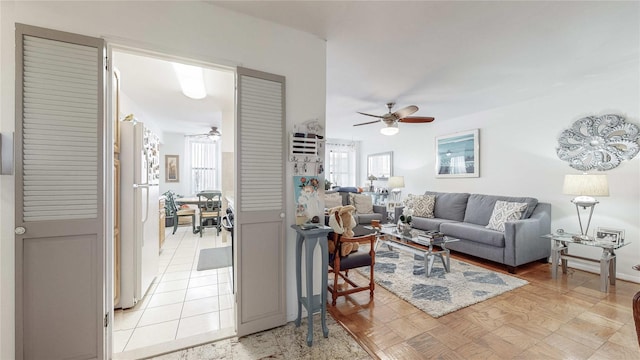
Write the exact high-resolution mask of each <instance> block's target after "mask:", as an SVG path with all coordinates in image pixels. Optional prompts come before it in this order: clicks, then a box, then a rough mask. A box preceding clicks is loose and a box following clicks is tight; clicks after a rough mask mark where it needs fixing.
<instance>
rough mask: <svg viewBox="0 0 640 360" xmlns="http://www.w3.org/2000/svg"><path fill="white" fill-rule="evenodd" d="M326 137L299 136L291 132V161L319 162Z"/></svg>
mask: <svg viewBox="0 0 640 360" xmlns="http://www.w3.org/2000/svg"><path fill="white" fill-rule="evenodd" d="M323 142H324V139H316V138H308V137H297V136H294V134H289V161H302V162H318V161H322V159H320V148H321V147H322V143H323Z"/></svg>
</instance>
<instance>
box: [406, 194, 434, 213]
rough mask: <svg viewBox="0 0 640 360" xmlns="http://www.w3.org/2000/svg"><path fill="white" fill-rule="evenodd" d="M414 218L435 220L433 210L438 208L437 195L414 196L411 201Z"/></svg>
mask: <svg viewBox="0 0 640 360" xmlns="http://www.w3.org/2000/svg"><path fill="white" fill-rule="evenodd" d="M410 207H411V209H412V210H413V216H418V217H424V218H433V209H435V207H436V196H435V195H414V196H413V198H412V200H411V206H410Z"/></svg>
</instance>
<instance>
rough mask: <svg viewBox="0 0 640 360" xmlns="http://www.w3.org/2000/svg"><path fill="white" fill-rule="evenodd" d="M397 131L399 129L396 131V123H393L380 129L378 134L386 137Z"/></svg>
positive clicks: (397, 130)
mask: <svg viewBox="0 0 640 360" xmlns="http://www.w3.org/2000/svg"><path fill="white" fill-rule="evenodd" d="M399 131H400V129H398V123H394V124H392V125H387V126H385V127H383V128H382V129H380V133H381V134H382V135H387V136H391V135H395V134H397V133H398V132H399Z"/></svg>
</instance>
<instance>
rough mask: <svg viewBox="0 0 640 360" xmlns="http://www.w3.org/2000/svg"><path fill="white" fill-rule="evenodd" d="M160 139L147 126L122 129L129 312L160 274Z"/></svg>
mask: <svg viewBox="0 0 640 360" xmlns="http://www.w3.org/2000/svg"><path fill="white" fill-rule="evenodd" d="M158 145H159V142H158V138H157V136H155V135H154V134H153V133H151V131H149V130H148V129H147V128H145V126H144V123H142V122H136V121H126V122H122V124H121V127H120V169H121V170H120V191H121V192H120V194H121V197H120V231H121V235H120V239H121V240H120V302H119V304H116V307H117V308H122V309H127V308H130V307H133V306H134V305H135V304H136V302H138V301H140V300H142V298H143V297H144V296H145V294H146V292H147V290H149V287H150V286H151V283H152V282H153V280H154V279H155V277H156V276H157V275H158V260H159V251H160V249H159V229H158V228H159V210H160V209H159V195H160V194H159V190H158V183H159V174H160V167H159V164H160V157H159V154H158Z"/></svg>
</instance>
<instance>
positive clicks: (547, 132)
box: [359, 63, 640, 282]
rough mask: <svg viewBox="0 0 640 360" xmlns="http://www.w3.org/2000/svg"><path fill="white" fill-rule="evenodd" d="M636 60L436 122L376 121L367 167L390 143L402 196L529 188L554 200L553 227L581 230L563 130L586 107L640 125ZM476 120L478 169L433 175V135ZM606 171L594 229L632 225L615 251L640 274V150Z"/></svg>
mask: <svg viewBox="0 0 640 360" xmlns="http://www.w3.org/2000/svg"><path fill="white" fill-rule="evenodd" d="M638 65H639V64H637V63H636V64H635V66H634V68H632V69H625V70H624V71H618V72H613V73H611V72H610V73H608V74H605V75H604V76H602V77H601V78H602V79H601V80H598V81H592V82H590V83H582V84H580V85H576V86H570V85H567V86H566V88H563V89H557V90H555V91H554V93H553V94H552V95H549V96H547V97H543V98H538V99H533V100H530V101H527V102H523V103H517V104H505V106H503V107H500V108H496V109H493V110H490V111H485V112H481V113H476V114H471V115H468V116H464V117H460V118H455V119H439V118H438V117H437V114H435V117H436V121H435V122H433V123H430V124H400V133H399V134H397V135H395V136H391V137H386V136H384V135H380V134H379V133H378V134H376V132H377V131H378V130H379V129H378V128H376V127H375V126H372V127H373V128H374V129H367V131H371V133H370V134H368V135H369V137H368V140H365V141H362V152H361V157H360V159H361V163H360V166H361V170H363V172H361V173H364V170H365V169H366V156H367V155H368V154H371V153H378V152H381V151H389V150H392V151H393V152H394V157H393V161H394V174H395V175H404V177H405V184H406V188H405V189H404V190H403V193H402V194H403V197H406V195H407V194H409V193H413V194H418V193H423V192H424V191H425V190H433V191H449V192H470V193H483V194H496V195H514V196H531V197H535V198H538V200H539V201H542V202H549V203H551V204H552V223H551V229H552V230H556V229H558V228H562V229H565V230H566V231H572V232H576V231H577V232H579V225H578V219H577V215H576V210H575V206H574V205H573V204H572V203H570V200H571V199H572V198H573V196H569V195H563V194H562V183H563V180H564V175H565V174H579V173H580V172H579V171H577V170H574V169H572V168H571V167H569V165H568V164H567V163H566V162H564V161H562V160H560V159H559V158H558V156H557V155H556V147H557V145H558V143H557V138H558V136H559V135H560V132H561V131H562V130H564V129H566V128H568V127H569V126H570V125H571V124H572V123H573V122H574V121H575V120H578V119H580V118H582V117H584V116H588V115H603V114H608V113H612V114H619V115H622V116H624V117H625V118H626V120H627V122H631V123H634V124H636V125H640V109H639V103H638V99H639V98H640V89H639V85H638V84H639V83H638V79H639V78H640V75H639V70H638V69H639V66H638ZM474 128H478V129H480V177H479V178H459V179H438V178H435V145H434V138H435V137H436V136H438V135H444V134H450V133H454V132H458V131H464V130H469V129H474ZM604 174H607V175H608V179H609V187H610V196H609V197H603V198H600V199H599V200H600V204H599V205H597V206H596V208H595V212H594V215H593V220H592V223H591V229H595V228H596V227H598V226H602V227H611V228H619V229H624V230H625V231H626V239H627V241H629V242H632V243H631V244H630V245H628V246H626V247H624V248H622V249H620V250H618V251H617V255H618V263H617V276H618V278H620V279H625V280H631V281H635V282H640V275H639V273H638V272H637V271H634V270H632V269H631V266H632V265H635V264H638V263H639V262H640V259H639V258H638V254H640V237H639V236H640V229H639V224H640V156H637V157H636V158H634V159H632V160H631V161H625V162H623V163H622V164H621V165H620V166H619V167H617V168H615V169H613V170H610V171H606V172H604ZM359 181H361V182H363V181H364V179H360V180H359ZM541 241H544V240H541ZM571 253H575V254H578V255H582V256H589V257H592V258H594V259H599V257H600V254H601V251H600V250H599V249H596V248H589V247H586V246H573V245H572V246H571ZM569 266H575V267H577V268H582V269H588V270H590V271H593V272H598V271H599V268H598V267H596V266H595V265H594V266H588V267H585V266H581V265H580V264H579V263H577V262H571V261H569Z"/></svg>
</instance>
